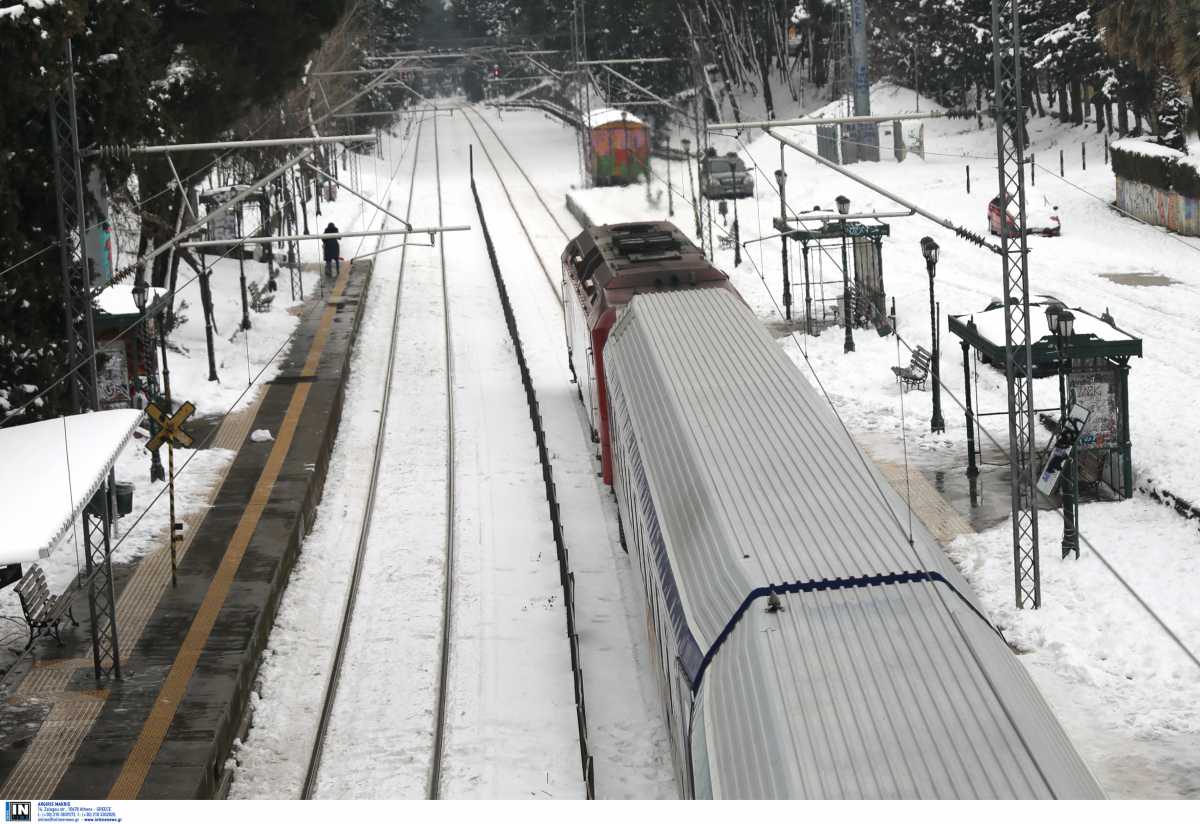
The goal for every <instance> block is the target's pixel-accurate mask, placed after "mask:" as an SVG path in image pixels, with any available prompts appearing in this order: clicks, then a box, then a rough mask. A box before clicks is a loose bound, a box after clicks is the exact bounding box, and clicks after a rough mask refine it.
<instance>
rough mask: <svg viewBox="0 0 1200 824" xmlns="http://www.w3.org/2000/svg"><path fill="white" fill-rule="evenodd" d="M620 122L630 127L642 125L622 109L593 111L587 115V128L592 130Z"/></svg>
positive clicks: (636, 118)
mask: <svg viewBox="0 0 1200 824" xmlns="http://www.w3.org/2000/svg"><path fill="white" fill-rule="evenodd" d="M622 122H624V123H628V124H629V125H631V126H641V125H643V122H642V121H641V120H640V119H638V117H636V116H635V115H633V114H631V113H630V112H627V111H625V110H623V109H593V110H592V111H591V112H589V113H588V127H589V128H592V129H596V128H599V127H600V126H608V125H610V124H612V123H622Z"/></svg>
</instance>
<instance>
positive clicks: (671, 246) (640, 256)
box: [612, 230, 682, 261]
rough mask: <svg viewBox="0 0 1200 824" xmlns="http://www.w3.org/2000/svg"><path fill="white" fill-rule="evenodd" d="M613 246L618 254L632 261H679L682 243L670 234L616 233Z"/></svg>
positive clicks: (652, 232)
mask: <svg viewBox="0 0 1200 824" xmlns="http://www.w3.org/2000/svg"><path fill="white" fill-rule="evenodd" d="M612 238H613V246H614V247H615V248H616V250H617V252H618V254H620V255H622V256H623V257H627V258H629V259H630V260H631V261H647V260H678V259H679V258H680V257H682V255H681V254H680V252H681V249H680V243H679V241H678V240H677V239H676V238H675V236H674V235H673V234H672V233H670V232H662V231H650V232H636V233H635V232H633V231H628V230H626V231H614V232H613V233H612Z"/></svg>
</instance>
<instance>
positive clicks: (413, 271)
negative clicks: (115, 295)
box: [232, 116, 583, 798]
mask: <svg viewBox="0 0 1200 824" xmlns="http://www.w3.org/2000/svg"><path fill="white" fill-rule="evenodd" d="M438 128H439V129H440V131H441V140H442V151H441V174H442V178H443V180H442V183H443V196H444V198H445V204H444V206H445V215H444V219H443V221H442V222H446V223H469V224H471V225H475V224H477V218H476V216H475V211H474V204H473V201H472V199H471V195H470V190H469V188H468V187H467V181H466V179H465V171H466V162H465V161H466V156H467V150H468V145H469V143H470V142H471V138H470V137H469V134H470V133H469V128H468V127H467V126H466V124H465V123H464V122H463V120H462V118H461V116H458V117H455V118H454V119H452V120H441V121H439V127H438ZM421 141H422V142H421V146H420V150H419V155H420V157H419V161H420V163H419V167H418V173H417V182H416V190H415V194H414V200H413V206H412V212H411V219H412V220H413V221H417V222H424V223H426V224H427V225H433V224H434V223H436V222H437V201H436V195H435V188H434V174H435V163H434V156H433V149H432V141H433V134H432V124H431V123H429V122H426V125H425V131H424V134H423V135H422V138H421ZM388 143H389V144H390V145H389V150H390V151H391V152H392V153H393V155H394V156H399V158H400V159H399V161H395V160H393V162H392V163H390V164H389V165H391V166H392V167H393V168H394V169H395V170H396V184H395V186H394V188H393V189H392V192H391V194H390V195H389V197H390V198H391V200H392V208H393V210H395V211H397V212H398V213H400V214H404V209H403V207H402V206H401V205H400V204H404V203H406V202H407V200H408V193H407V190H408V176H409V173H410V169H411V168H412V166H411V164H412V162H413V160H414V158H413V156H412V154H411V151H412V148H413V145H414V142H413V141H412V140H410V141H408V142H407V143H405V144H403V151H405V152H409V154H407V155H404V154H401V149H402V144H401V141H398V140H397V141H388ZM477 154H478V153H477ZM478 160H479V158H478V157H477V162H478ZM477 165H478V163H477ZM390 175H391V171H390V170H388V171H384V170H381V171H380V174H379V175H377V177H376V185H377V186H379V187H380V188H381V189H382V188H383V187H384V186H386V184H387V180H386V176H390ZM454 243H455V247H454V253H453V254H450V255H447V265H448V267H449V272H448V273H447V284H448V288H449V289H450V293H451V294H450V300H451V325H452V328H453V340H454V342H453V359H454V369H455V376H454V384H453V392H454V402H455V410H456V426H455V433H454V434H455V439H456V454H457V456H458V458H457V461H456V465H455V468H454V470H453V471H454V482H455V486H456V490H457V492H456V494H457V501H456V509H455V520H454V539H455V546H456V562H455V579H454V587H455V596H454V605H453V609H454V616H455V617H454V621H453V625H452V641H451V643H452V647H451V649H452V657H451V666H450V685H451V690H450V694H449V705H448V708H447V728H446V736H447V737H446V741H445V747H446V749H445V757H444V762H443V779H442V792H443V794H444V795H445V796H447V797H451V798H457V797H505V798H531V797H539V798H544V797H547V796H550V797H555V798H580V797H582V794H583V783H582V777H581V772H580V767H579V757H578V753H579V745H578V740H577V732H576V722H575V712H574V697H573V691H572V679H571V670H570V663H569V662H570V654H569V649H568V646H567V640H566V634H565V631H564V628H565V617H564V615H563V612H562V589H561V586H560V585H559V580H558V568H557V562H556V559H555V548H554V544H553V541H552V537H551V535H550V527H549V521H548V519H547V515H546V502H545V497H544V487H543V485H542V478H541V471H540V467H539V465H538V463H537V458H536V451H535V448H534V441H533V432H532V429H531V428H530V424H529V416H528V409H527V407H526V403H525V396H524V392H523V391H522V389H521V384H520V381H519V376H518V373H517V367H516V363H515V360H514V359H513V356H512V344H511V342H510V341H509V340H508V337H507V330H506V328H505V326H504V322H503V316H502V314H501V312H500V307H499V301H498V298H497V296H496V288H495V284H494V282H493V280H492V274H491V270H490V267H489V265H488V258H487V255H486V252H485V250H484V247H483V239H482V235H481V233H480V232H479V231H478V230H475V231H473V232H471V233H470V234H469V235H464V236H461V237H458V238H456V239H455V241H454ZM401 254H402V252H401V250H394V251H390V252H387V253H384V254H383V255H380V257H379V258H378V259H377V263H376V269H375V273H374V275H373V277H372V280H371V284H370V294H369V295H368V298H367V300H366V305H365V310H364V311H365V317H364V319H363V324H362V327H361V331H360V333H359V341H358V344H357V345H356V347H355V353H354V358H353V366H352V376H351V380H350V384H349V386H348V388H347V398H346V405H345V410H346V411H345V413H344V415H343V423H342V430H341V431H340V432H339V437H338V441H337V444H336V446H335V449H334V453H333V456H332V459H331V464H330V470H329V472H330V474H329V478H328V480H327V483H326V493H325V497H324V499H323V500H322V502H321V505H320V508H319V511H318V515H317V520H316V523H315V525H314V529H313V532H312V533H311V534H310V535H309V536H308V538H307V539H306V541H305V543H304V547H303V551H302V554H301V557H300V559H299V561H298V564H297V567H296V570H295V572H294V573H293V575H292V578H291V581H290V583H289V586H288V590H287V592H286V594H285V597H284V600H283V603H282V605H281V611H280V614H279V618H278V621H277V624H276V627H275V629H274V631H273V632H272V635H271V640H270V643H269V650H268V653H267V656H266V658H265V660H264V662H263V665H262V670H261V675H260V686H259V688H258V689H257V690H256V692H255V694H254V695H253V696H252V702H253V706H254V713H255V714H254V721H253V725H252V727H251V730H250V733H249V735H248V737H247V738H246V740H245V741H244V742H242V744H241V746H240V747H239V748H238V750H237V752H236V754H235V759H236V763H237V769H236V773H235V780H234V784H233V788H232V795H233V796H234V797H236V798H259V797H271V798H278V797H288V796H290V795H292V794H294V793H295V792H296V790H297V789H298V786H299V782H301V781H302V780H303V772H304V768H305V763H304V760H305V745H306V744H307V742H308V741H309V740H311V736H312V734H313V722H314V720H315V717H316V715H315V714H316V711H317V708H318V707H319V706H320V701H321V695H322V689H323V686H324V682H325V678H326V677H327V672H328V666H329V658H330V655H331V650H332V643H333V639H334V636H335V634H336V627H337V625H338V620H339V618H340V609H341V597H342V593H343V592H344V590H345V586H346V583H345V582H346V580H347V578H348V575H349V571H350V567H351V561H352V557H351V556H352V552H353V549H354V546H355V543H356V536H357V535H358V532H359V527H360V523H361V518H362V512H363V501H364V496H365V486H366V481H367V475H368V467H369V464H370V462H371V460H372V457H373V455H372V447H373V445H374V443H376V437H375V435H376V431H377V427H378V425H379V415H380V412H381V406H380V400H381V397H380V391H381V388H382V384H383V375H384V373H385V370H386V368H387V351H388V342H389V337H390V334H391V328H392V323H391V321H392V313H393V310H394V306H395V300H396V295H397V289H402V293H401V296H402V300H401V302H400V307H399V312H400V316H399V325H398V330H399V332H398V334H399V339H398V341H397V355H396V363H395V387H394V389H393V393H394V394H393V397H392V402H391V404H390V407H389V409H388V417H387V420H386V434H385V436H384V438H383V439H382V441H381V442H382V443H383V444H385V445H386V448H385V450H384V453H383V455H382V458H381V460H382V467H381V473H382V474H381V488H380V490H379V494H378V496H377V498H376V511H375V513H374V516H373V521H372V523H373V529H372V531H371V533H370V536H369V539H368V542H367V546H366V555H365V559H364V570H363V578H362V585H361V589H360V591H359V595H358V606H357V609H356V617H355V620H354V623H353V625H352V628H351V637H350V645H349V648H348V650H347V656H346V665H345V666H346V670H345V671H346V675H345V676H344V678H343V681H342V683H341V685H340V687H339V692H338V702H337V705H336V707H335V710H334V713H333V718H332V720H331V724H330V729H329V737H328V740H327V749H326V753H325V756H324V759H323V762H322V764H323V766H322V770H321V775H320V780H319V784H318V788H317V795H318V796H319V797H322V798H345V797H355V798H363V797H384V798H414V797H415V798H419V797H422V796H423V795H424V791H425V782H426V780H427V777H428V769H429V747H430V743H431V732H432V710H433V702H434V687H435V679H436V673H437V654H438V643H439V637H438V636H439V631H440V615H441V613H440V610H441V593H442V576H443V574H444V567H443V557H444V544H443V541H444V538H445V530H446V511H445V493H444V490H445V488H446V483H447V476H446V465H445V449H446V439H447V436H448V433H447V427H446V423H445V421H446V418H445V403H446V397H445V393H446V375H445V372H444V366H443V364H444V358H445V350H444V349H443V346H442V325H443V312H442V288H443V282H442V274H441V269H440V250H439V249H425V248H420V247H408V249H407V265H406V269H405V272H404V274H403V283H402V284H400V283H399V282H398V281H399V266H400V259H401ZM365 707H370V708H371V711H369V712H364V708H365ZM298 742H300V743H299V745H298Z"/></svg>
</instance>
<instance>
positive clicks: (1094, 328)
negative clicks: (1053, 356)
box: [960, 303, 1137, 345]
mask: <svg viewBox="0 0 1200 824" xmlns="http://www.w3.org/2000/svg"><path fill="white" fill-rule="evenodd" d="M1045 306H1046V304H1040V303H1031V304H1029V326H1030V332H1031V333H1032V335H1033V340H1035V341H1038V340H1041V339H1042V338H1050V337H1051V335H1050V330H1049V329H1048V328H1047V326H1046V319H1045V308H1044V307H1045ZM1071 314H1073V315H1074V316H1075V337H1088V336H1090V335H1094V336H1095V337H1096V339H1097V340H1102V341H1107V342H1113V343H1115V342H1126V341H1134V340H1137V338H1135V337H1133V335H1130V334H1128V333H1126V332H1122V331H1121V330H1120V329H1118V328H1117V327H1115V326H1113V325H1112V324H1110V323H1108V322H1106V321H1103V320H1100V318H1098V317H1096V316H1095V315H1092V314H1089V313H1088V312H1086V311H1085V310H1083V309H1079V308H1076V307H1071ZM969 317H970V319H971V320H973V321H974V322H975V328H977V329H978V330H979V334H980V335H982V336H983V337H985V338H987V339H988V340H990V341H993V342H996V343H1000V344H1001V345H1003V343H1004V310H1003V307H1001V306H997V307H996V308H995V309H989V310H987V311H986V312H976V313H975V314H973V315H970V316H969ZM960 319H961V318H960ZM963 322H964V323H965V322H966V320H963Z"/></svg>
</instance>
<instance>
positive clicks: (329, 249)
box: [321, 223, 342, 260]
mask: <svg viewBox="0 0 1200 824" xmlns="http://www.w3.org/2000/svg"><path fill="white" fill-rule="evenodd" d="M337 231H338V227H336V226H334V225H333V224H332V223H330V224H329V225H328V226H326V227H325V231H323V232H321V234H323V235H331V234H333V233H335V232H337ZM321 247H322V249H323V250H324V252H325V260H337V259H338V258H340V257H341V256H342V248H341V246H339V245H338V240H337V238H335V237H327V238H323V239H322V240H321Z"/></svg>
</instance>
